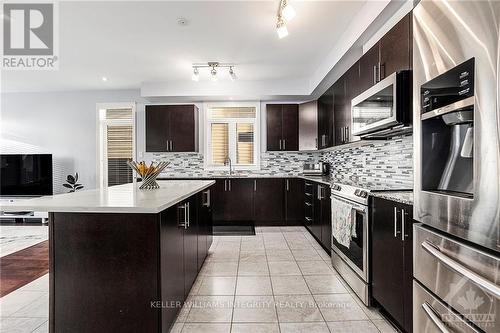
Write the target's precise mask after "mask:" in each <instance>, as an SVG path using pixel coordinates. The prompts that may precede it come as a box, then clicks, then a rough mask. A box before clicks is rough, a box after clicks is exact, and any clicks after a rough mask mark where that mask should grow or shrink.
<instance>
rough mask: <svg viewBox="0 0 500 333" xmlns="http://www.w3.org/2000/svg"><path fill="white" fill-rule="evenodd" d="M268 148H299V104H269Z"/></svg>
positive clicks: (267, 122)
mask: <svg viewBox="0 0 500 333" xmlns="http://www.w3.org/2000/svg"><path fill="white" fill-rule="evenodd" d="M266 110H267V113H266V114H267V120H266V124H267V150H268V151H285V150H287V151H298V150H299V105H298V104H267V105H266Z"/></svg>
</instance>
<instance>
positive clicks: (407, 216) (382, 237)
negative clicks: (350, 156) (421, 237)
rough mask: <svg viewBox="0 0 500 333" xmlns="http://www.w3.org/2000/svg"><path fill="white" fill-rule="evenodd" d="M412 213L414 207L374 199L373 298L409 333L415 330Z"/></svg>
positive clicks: (372, 219) (372, 216)
mask: <svg viewBox="0 0 500 333" xmlns="http://www.w3.org/2000/svg"><path fill="white" fill-rule="evenodd" d="M412 212H413V209H412V206H408V205H404V204H400V203H396V202H393V201H389V200H385V199H381V198H373V199H372V203H371V221H372V246H371V251H370V252H371V267H372V295H373V298H374V299H375V300H376V301H377V303H379V304H380V306H382V307H383V308H384V309H385V310H386V311H387V313H389V315H390V316H391V317H392V318H393V319H394V321H395V322H396V323H397V324H398V325H399V326H400V327H401V328H403V330H404V331H405V332H411V331H412V276H413V268H412V264H413V249H412V228H413V226H412V224H413V215H412V214H413V213H412Z"/></svg>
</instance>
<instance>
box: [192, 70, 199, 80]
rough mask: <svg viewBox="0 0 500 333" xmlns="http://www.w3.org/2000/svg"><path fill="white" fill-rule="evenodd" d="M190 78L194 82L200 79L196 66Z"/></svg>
mask: <svg viewBox="0 0 500 333" xmlns="http://www.w3.org/2000/svg"><path fill="white" fill-rule="evenodd" d="M191 79H192V80H193V81H196V82H198V81H199V80H200V72H199V71H198V68H197V67H195V68H194V69H193V75H192V76H191Z"/></svg>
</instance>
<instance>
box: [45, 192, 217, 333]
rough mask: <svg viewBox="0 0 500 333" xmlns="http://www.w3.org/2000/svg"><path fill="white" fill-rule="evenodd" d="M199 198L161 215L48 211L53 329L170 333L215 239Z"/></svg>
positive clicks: (208, 217)
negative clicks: (209, 232) (202, 247)
mask: <svg viewBox="0 0 500 333" xmlns="http://www.w3.org/2000/svg"><path fill="white" fill-rule="evenodd" d="M200 195H202V193H198V194H195V195H193V196H191V197H189V198H187V199H186V200H184V201H182V202H180V203H178V204H176V205H174V206H172V207H170V208H167V209H166V210H164V211H162V212H160V213H158V214H153V213H144V214H143V213H136V214H124V213H121V214H120V213H105V214H100V213H50V224H49V233H50V238H49V241H50V244H49V246H50V253H49V257H50V258H49V270H50V276H51V281H50V283H49V293H50V299H51V302H50V304H49V307H50V309H49V311H50V316H49V327H50V329H49V330H50V332H158V333H159V332H167V331H168V330H169V329H170V327H171V325H172V324H173V323H174V322H175V320H176V316H177V313H178V311H179V310H180V307H179V306H178V305H179V304H182V303H183V301H184V300H185V299H186V296H187V294H188V293H189V291H190V289H191V287H192V284H193V282H194V280H195V279H196V276H197V274H198V262H199V261H201V262H203V261H204V260H205V256H206V255H205V256H203V255H202V256H200V253H199V252H198V245H199V244H205V246H208V243H209V242H211V241H210V240H209V238H208V237H207V236H208V235H207V231H206V230H211V228H210V227H209V226H208V225H206V224H207V223H210V221H211V218H210V216H208V215H207V216H205V217H204V218H205V222H200V221H199V219H200V212H201V211H203V207H202V202H204V201H203V200H200V198H199V196H200ZM204 214H210V211H206V212H205V213H204ZM203 224H205V225H206V227H205V228H203V229H200V226H201V225H203ZM200 230H201V231H200ZM203 254H205V252H203ZM75 283H76V284H77V285H78V290H79V293H78V297H75ZM103 291H104V292H103ZM165 305H167V306H165ZM82 306H83V308H84V309H85V311H81V309H82Z"/></svg>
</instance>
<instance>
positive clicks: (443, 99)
mask: <svg viewBox="0 0 500 333" xmlns="http://www.w3.org/2000/svg"><path fill="white" fill-rule="evenodd" d="M499 29H500V2H499V1H446V0H442V1H421V2H420V3H419V4H418V5H417V6H416V7H415V8H414V11H413V114H414V121H413V124H414V147H415V159H414V163H415V165H414V171H415V178H414V184H415V185H414V186H415V188H414V197H415V199H414V213H413V215H414V219H416V220H417V221H419V222H422V224H418V225H416V226H415V229H414V277H415V279H414V284H413V298H414V301H413V323H414V324H413V329H414V330H413V331H414V332H419V333H420V332H481V331H483V332H500V254H499V251H500V242H499V232H500V112H499V100H498V99H499V97H500V94H499V78H500V76H499V70H500V65H499V63H500V58H499V57H500V52H499V47H500V46H499V45H500V44H499Z"/></svg>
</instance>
